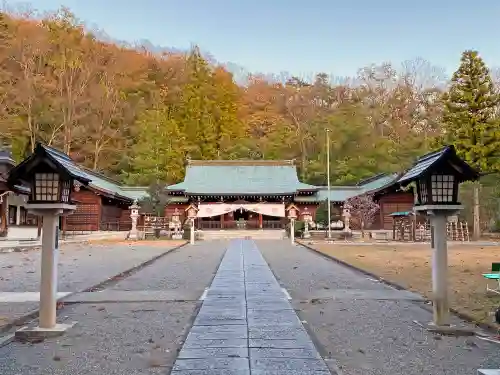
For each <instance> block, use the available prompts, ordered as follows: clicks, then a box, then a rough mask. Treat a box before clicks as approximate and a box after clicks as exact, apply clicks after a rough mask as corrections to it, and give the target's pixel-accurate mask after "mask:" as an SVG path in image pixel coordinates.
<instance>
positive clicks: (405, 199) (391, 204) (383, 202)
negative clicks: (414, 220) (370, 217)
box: [370, 191, 414, 229]
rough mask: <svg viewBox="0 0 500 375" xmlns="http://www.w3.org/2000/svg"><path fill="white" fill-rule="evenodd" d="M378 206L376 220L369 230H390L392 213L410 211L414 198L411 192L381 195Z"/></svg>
mask: <svg viewBox="0 0 500 375" xmlns="http://www.w3.org/2000/svg"><path fill="white" fill-rule="evenodd" d="M378 204H379V206H380V209H379V213H378V215H377V218H376V220H375V222H374V223H373V225H372V226H371V228H370V229H392V217H391V216H389V215H390V214H392V213H393V212H402V211H411V210H412V209H413V205H414V196H413V192H411V191H402V192H395V193H389V194H385V195H382V196H381V197H380V198H379V200H378Z"/></svg>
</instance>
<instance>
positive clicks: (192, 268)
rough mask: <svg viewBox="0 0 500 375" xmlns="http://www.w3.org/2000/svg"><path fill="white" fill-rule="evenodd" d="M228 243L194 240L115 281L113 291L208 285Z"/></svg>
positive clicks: (189, 287) (191, 288) (185, 287)
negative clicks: (192, 242) (142, 268)
mask: <svg viewBox="0 0 500 375" xmlns="http://www.w3.org/2000/svg"><path fill="white" fill-rule="evenodd" d="M226 246H227V242H224V241H213V242H197V243H195V245H193V246H191V245H188V246H185V247H184V248H182V250H181V251H176V252H174V253H172V254H169V255H168V256H166V257H164V258H161V259H159V260H158V261H157V262H154V263H153V264H151V265H150V266H149V267H146V268H145V269H144V270H141V271H139V272H138V273H136V274H134V275H132V276H130V277H127V278H126V279H124V280H122V281H120V282H118V283H117V284H115V285H114V286H113V287H112V288H111V289H115V290H163V289H181V290H199V292H200V295H201V293H203V290H204V289H205V287H208V286H209V285H210V283H211V281H212V278H213V277H214V275H215V273H216V271H217V267H218V266H219V263H220V262H221V260H222V257H223V255H224V253H225V252H226Z"/></svg>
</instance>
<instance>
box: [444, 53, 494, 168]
mask: <svg viewBox="0 0 500 375" xmlns="http://www.w3.org/2000/svg"><path fill="white" fill-rule="evenodd" d="M498 103H499V96H498V94H497V93H496V92H495V88H494V85H493V81H492V79H491V76H490V72H489V70H488V68H487V67H486V65H485V63H484V61H483V60H482V58H481V57H480V56H479V54H478V53H477V52H476V51H465V52H464V53H463V54H462V59H461V63H460V67H459V68H458V70H457V71H456V72H455V73H454V74H453V78H452V82H451V86H450V88H449V91H448V92H447V93H446V94H445V95H444V105H445V107H444V114H443V121H444V130H445V132H446V134H445V136H444V139H445V141H446V143H452V144H454V145H455V147H456V149H457V153H458V155H459V156H460V157H462V158H463V159H465V160H466V161H467V162H468V163H470V164H471V165H472V166H474V167H475V168H478V169H480V170H481V171H483V172H491V171H498V170H500V160H499V159H498V158H499V155H500V132H498V131H497V126H498V121H497V119H496V118H495V111H496V108H497V105H498Z"/></svg>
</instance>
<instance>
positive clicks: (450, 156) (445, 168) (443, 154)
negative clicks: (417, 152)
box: [397, 145, 480, 186]
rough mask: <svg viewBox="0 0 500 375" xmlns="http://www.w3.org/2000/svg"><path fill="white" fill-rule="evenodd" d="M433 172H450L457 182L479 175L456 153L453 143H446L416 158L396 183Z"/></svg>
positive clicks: (413, 179) (405, 182)
mask: <svg viewBox="0 0 500 375" xmlns="http://www.w3.org/2000/svg"><path fill="white" fill-rule="evenodd" d="M433 172H438V173H443V174H452V175H454V176H455V177H456V178H457V181H458V182H465V181H476V180H477V179H479V176H480V173H479V172H478V171H476V170H475V169H474V168H472V167H471V166H470V165H469V164H467V163H466V162H465V160H463V159H462V158H460V157H459V156H458V155H457V152H456V150H455V147H454V146H453V145H448V146H445V147H443V148H441V149H439V150H437V151H433V152H430V153H428V154H426V155H424V156H421V157H420V158H418V159H417V160H416V161H415V163H414V164H413V166H412V167H411V168H410V169H408V170H407V171H406V172H405V173H403V175H402V176H401V177H400V178H399V179H398V181H397V183H399V184H400V185H403V186H406V185H408V184H409V183H411V182H413V181H415V180H417V179H419V178H421V177H426V176H428V175H429V174H432V173H433Z"/></svg>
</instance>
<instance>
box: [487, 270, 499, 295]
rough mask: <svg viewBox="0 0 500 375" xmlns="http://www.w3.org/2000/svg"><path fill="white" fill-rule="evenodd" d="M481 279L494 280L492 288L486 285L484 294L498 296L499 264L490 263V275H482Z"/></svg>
mask: <svg viewBox="0 0 500 375" xmlns="http://www.w3.org/2000/svg"><path fill="white" fill-rule="evenodd" d="M483 277H484V278H485V279H487V280H496V286H495V287H494V288H490V286H489V285H488V284H486V292H492V293H497V294H500V263H491V273H483Z"/></svg>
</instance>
